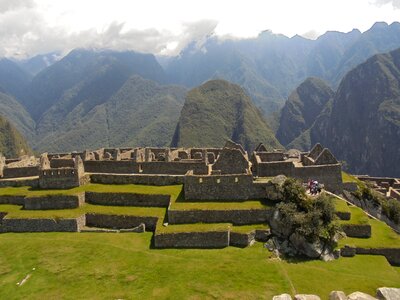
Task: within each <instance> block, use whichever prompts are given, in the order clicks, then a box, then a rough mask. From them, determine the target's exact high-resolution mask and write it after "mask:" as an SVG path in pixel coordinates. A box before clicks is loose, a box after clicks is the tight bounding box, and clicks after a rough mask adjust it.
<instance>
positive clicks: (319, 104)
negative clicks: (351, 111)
mask: <svg viewBox="0 0 400 300" xmlns="http://www.w3.org/2000/svg"><path fill="white" fill-rule="evenodd" d="M333 95H334V92H333V90H332V89H331V88H330V87H329V86H328V85H327V84H326V83H325V82H324V81H323V80H321V79H318V78H314V77H310V78H307V79H306V80H305V81H304V82H303V83H302V84H300V85H299V86H298V87H297V88H296V89H295V90H294V91H293V92H292V94H291V95H290V96H289V98H288V100H287V101H286V103H285V106H284V107H283V108H282V111H281V114H280V120H279V124H280V125H279V128H278V130H277V132H276V137H277V139H278V140H279V142H281V143H282V145H285V146H286V145H288V144H289V143H290V142H291V141H293V140H294V139H295V138H296V137H298V136H299V135H300V134H302V133H303V132H304V131H306V130H307V129H308V128H310V127H311V125H312V124H313V123H314V121H315V119H316V118H317V117H318V115H319V114H320V113H321V111H322V109H323V108H324V106H325V104H326V103H327V102H328V101H329V99H330V98H332V97H333Z"/></svg>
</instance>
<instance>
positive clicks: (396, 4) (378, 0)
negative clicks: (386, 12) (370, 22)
mask: <svg viewBox="0 0 400 300" xmlns="http://www.w3.org/2000/svg"><path fill="white" fill-rule="evenodd" d="M372 3H373V4H375V5H378V6H382V5H385V4H389V3H391V4H392V6H393V8H395V9H399V8H400V0H374V1H372Z"/></svg>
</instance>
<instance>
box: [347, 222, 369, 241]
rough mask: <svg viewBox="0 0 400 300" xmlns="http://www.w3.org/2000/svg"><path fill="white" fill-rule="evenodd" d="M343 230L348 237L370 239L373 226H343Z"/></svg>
mask: <svg viewBox="0 0 400 300" xmlns="http://www.w3.org/2000/svg"><path fill="white" fill-rule="evenodd" d="M342 229H343V231H344V233H346V235H347V236H348V237H354V238H370V237H371V225H369V224H365V225H361V224H358V225H357V224H343V225H342Z"/></svg>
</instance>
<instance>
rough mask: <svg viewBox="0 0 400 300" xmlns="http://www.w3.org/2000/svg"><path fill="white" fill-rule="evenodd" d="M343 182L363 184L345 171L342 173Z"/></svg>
mask: <svg viewBox="0 0 400 300" xmlns="http://www.w3.org/2000/svg"><path fill="white" fill-rule="evenodd" d="M342 181H343V182H355V183H360V182H362V181H361V180H359V179H358V178H356V177H354V176H353V175H351V174H349V173H346V172H344V171H342Z"/></svg>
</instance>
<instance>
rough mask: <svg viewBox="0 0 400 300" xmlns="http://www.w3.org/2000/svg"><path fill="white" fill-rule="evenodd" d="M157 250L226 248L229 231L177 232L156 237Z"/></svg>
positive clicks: (156, 235)
mask: <svg viewBox="0 0 400 300" xmlns="http://www.w3.org/2000/svg"><path fill="white" fill-rule="evenodd" d="M154 246H155V248H206V249H210V248H225V247H228V246H229V231H228V230H226V231H209V232H177V233H162V234H155V235H154Z"/></svg>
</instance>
